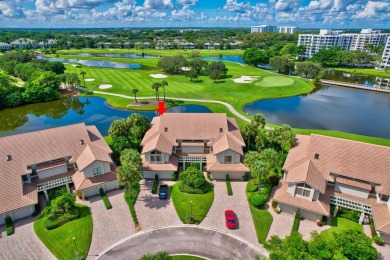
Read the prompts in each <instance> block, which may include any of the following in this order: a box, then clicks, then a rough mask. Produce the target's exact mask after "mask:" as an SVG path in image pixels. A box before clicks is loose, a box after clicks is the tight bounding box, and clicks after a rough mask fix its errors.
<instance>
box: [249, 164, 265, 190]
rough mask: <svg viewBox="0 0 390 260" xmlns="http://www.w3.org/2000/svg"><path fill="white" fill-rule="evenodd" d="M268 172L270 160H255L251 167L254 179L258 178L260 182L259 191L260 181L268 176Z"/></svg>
mask: <svg viewBox="0 0 390 260" xmlns="http://www.w3.org/2000/svg"><path fill="white" fill-rule="evenodd" d="M268 173H269V164H268V162H265V161H260V160H257V161H255V163H254V164H253V166H252V169H251V175H252V177H253V178H254V179H257V181H258V184H259V186H258V188H257V192H258V193H260V183H261V181H262V180H264V179H265V178H266V177H267V176H268Z"/></svg>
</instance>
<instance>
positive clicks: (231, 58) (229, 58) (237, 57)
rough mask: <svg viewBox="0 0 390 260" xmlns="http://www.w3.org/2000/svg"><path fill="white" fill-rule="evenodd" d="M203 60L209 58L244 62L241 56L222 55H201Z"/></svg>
mask: <svg viewBox="0 0 390 260" xmlns="http://www.w3.org/2000/svg"><path fill="white" fill-rule="evenodd" d="M202 59H204V60H211V61H231V62H238V63H242V64H243V63H244V61H243V60H242V56H222V57H221V58H219V57H203V58H202Z"/></svg>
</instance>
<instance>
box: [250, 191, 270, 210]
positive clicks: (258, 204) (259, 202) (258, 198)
mask: <svg viewBox="0 0 390 260" xmlns="http://www.w3.org/2000/svg"><path fill="white" fill-rule="evenodd" d="M267 198H268V197H265V196H262V195H260V194H255V195H253V196H252V197H251V200H250V202H251V204H252V206H254V207H255V208H262V207H263V206H264V204H265V203H266V202H267Z"/></svg>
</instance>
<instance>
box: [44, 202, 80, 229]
mask: <svg viewBox="0 0 390 260" xmlns="http://www.w3.org/2000/svg"><path fill="white" fill-rule="evenodd" d="M79 216H80V212H79V208H77V207H74V208H72V209H70V210H69V211H68V212H66V213H65V214H62V215H60V216H55V215H51V216H49V217H48V218H47V219H46V220H45V222H44V227H45V229H47V230H51V229H55V228H58V227H60V226H62V225H64V224H65V223H68V222H70V221H72V220H75V219H78V218H79Z"/></svg>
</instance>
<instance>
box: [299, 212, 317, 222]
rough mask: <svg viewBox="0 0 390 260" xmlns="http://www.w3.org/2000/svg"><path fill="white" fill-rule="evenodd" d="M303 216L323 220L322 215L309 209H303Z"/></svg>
mask: <svg viewBox="0 0 390 260" xmlns="http://www.w3.org/2000/svg"><path fill="white" fill-rule="evenodd" d="M301 217H304V218H305V219H309V220H312V221H317V220H322V215H320V214H317V213H314V212H310V211H307V210H301Z"/></svg>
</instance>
